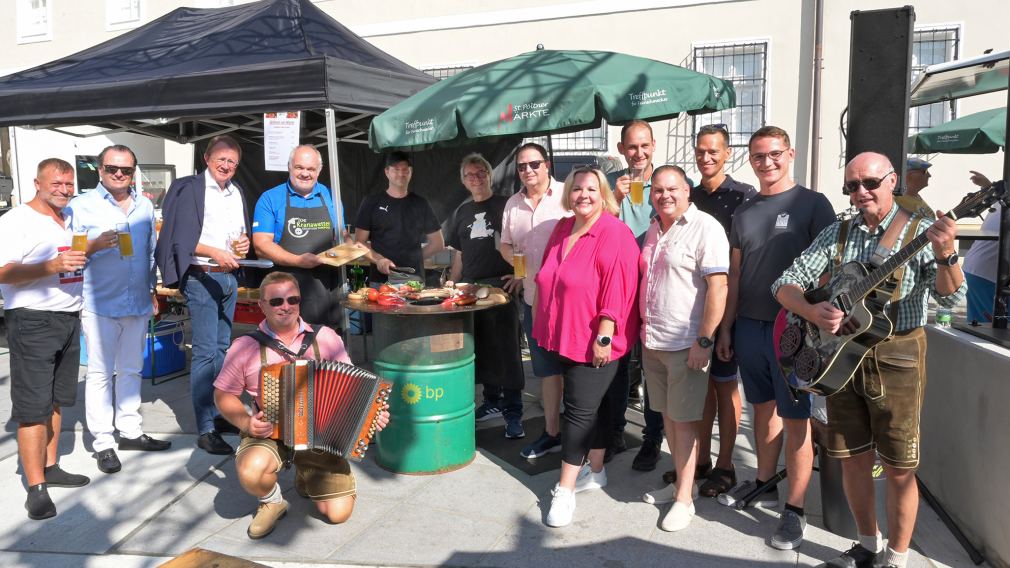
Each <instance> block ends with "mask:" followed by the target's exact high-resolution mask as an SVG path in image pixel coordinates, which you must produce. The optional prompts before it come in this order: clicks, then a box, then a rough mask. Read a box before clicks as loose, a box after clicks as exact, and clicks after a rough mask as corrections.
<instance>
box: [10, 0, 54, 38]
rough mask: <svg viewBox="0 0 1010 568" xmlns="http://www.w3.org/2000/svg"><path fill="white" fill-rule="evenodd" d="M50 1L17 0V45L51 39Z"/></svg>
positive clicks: (51, 12) (51, 16) (51, 13)
mask: <svg viewBox="0 0 1010 568" xmlns="http://www.w3.org/2000/svg"><path fill="white" fill-rule="evenodd" d="M50 2H51V0H18V3H17V21H18V31H17V34H18V43H32V42H36V41H49V40H51V39H53V30H52V25H51V24H52V18H53V9H52V8H53V7H52V4H50Z"/></svg>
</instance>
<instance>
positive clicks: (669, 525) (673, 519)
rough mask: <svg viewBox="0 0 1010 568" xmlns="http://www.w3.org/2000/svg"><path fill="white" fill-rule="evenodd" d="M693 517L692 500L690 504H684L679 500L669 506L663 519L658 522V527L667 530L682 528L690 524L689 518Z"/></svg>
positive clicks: (672, 530)
mask: <svg viewBox="0 0 1010 568" xmlns="http://www.w3.org/2000/svg"><path fill="white" fill-rule="evenodd" d="M693 518H694V502H693V501H692V502H691V503H690V504H686V505H685V504H684V503H682V502H680V501H676V502H674V504H673V507H670V510H669V511H667V512H666V515H664V516H663V520H662V521H660V522H659V528H661V529H663V530H664V531H667V532H674V531H679V530H684V529H686V528H687V526H688V525H690V524H691V519H693Z"/></svg>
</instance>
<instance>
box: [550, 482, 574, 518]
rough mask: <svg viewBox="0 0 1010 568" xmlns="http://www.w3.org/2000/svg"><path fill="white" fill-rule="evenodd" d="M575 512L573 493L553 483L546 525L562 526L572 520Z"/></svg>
mask: <svg viewBox="0 0 1010 568" xmlns="http://www.w3.org/2000/svg"><path fill="white" fill-rule="evenodd" d="M574 514H575V493H573V492H572V491H570V490H568V489H565V488H564V487H561V486H560V485H555V486H554V489H553V490H551V510H550V511H549V512H548V513H547V526H549V527H555V528H557V527H564V526H568V525H569V524H571V522H572V516H573V515H574Z"/></svg>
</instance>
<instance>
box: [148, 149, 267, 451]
mask: <svg viewBox="0 0 1010 568" xmlns="http://www.w3.org/2000/svg"><path fill="white" fill-rule="evenodd" d="M241 158H242V148H241V147H240V146H239V144H238V141H236V140H235V139H234V138H232V137H231V136H228V135H222V136H215V137H214V138H212V139H211V140H210V143H209V144H207V151H206V152H205V153H204V155H203V159H204V161H205V162H206V163H207V169H206V170H205V171H204V172H203V173H202V174H197V175H193V176H187V177H184V178H179V179H177V180H176V181H175V182H174V183H172V187H170V188H169V190H168V192H167V193H166V195H165V202H164V204H163V206H162V216H163V219H164V224H163V225H162V228H161V233H160V235H159V237H158V246H157V248H156V249H155V253H154V254H155V261H156V262H157V264H158V268H159V269H160V270H161V276H162V282H163V284H164V285H165V286H167V287H169V288H178V289H179V290H180V291H181V292H182V294H183V296H184V297H185V298H186V304H187V306H188V308H189V313H190V318H191V324H192V329H193V361H192V365H191V368H190V375H189V377H190V379H189V380H190V393H191V396H192V399H193V411H194V414H195V416H196V426H197V432H198V433H199V434H200V437H199V439H198V440H197V446H198V447H200V448H201V449H202V450H204V451H206V452H208V453H211V454H230V453H231V452H232V451H233V450H232V447H231V446H230V445H229V444H228V443H227V442H225V441H224V439H223V438H221V434H220V433H219V432H218V431H217V429H216V428H215V415H216V414H217V409H216V408H215V406H214V379H215V378H216V377H217V374H218V373H219V372H220V371H221V367H222V365H223V364H224V355H225V351H227V349H228V345H229V344H230V343H231V325H232V319H233V318H234V316H235V300H236V298H237V295H238V294H237V292H238V283H237V281H236V279H235V275H234V271H235V270H237V269H238V267H239V265H238V259H239V258H241V257H244V256H245V255H246V253H247V252H248V251H249V238H248V236H247V235H248V233H249V231H248V223H247V221H246V214H245V199H244V198H243V196H242V190H241V189H240V188H239V187H238V185H236V184H235V183H234V182H232V178H233V177H234V176H235V171H236V170H237V169H238V164H239V161H240V160H241ZM236 254H237V255H239V256H236ZM218 418H219V419H220V417H218Z"/></svg>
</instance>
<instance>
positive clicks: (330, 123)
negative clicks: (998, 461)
mask: <svg viewBox="0 0 1010 568" xmlns="http://www.w3.org/2000/svg"><path fill="white" fill-rule="evenodd" d="M325 114H326V155H327V159H328V160H329V162H330V191H331V192H333V206H334V207H336V208H337V211H338V212H339V213H338V218H339V219H343V222H344V223H346V222H347V218H346V217H345V215H344V213H345V211H344V202H343V201H341V199H340V162H339V160H338V156H337V113H336V112H335V111H334V110H333V109H332V108H328V109H326V111H325ZM333 231H334V232H335V234H336V240H337V243H341V242H343V240H344V238H343V237H344V227H334V228H333ZM340 279H341V281H343V282H347V268H346V267H345V266H341V267H340ZM347 328H348V323H347V310H344V309H341V310H340V329H341V330H342V331H343V332H344V333H345V334H346V333H347ZM345 339H346V336H345Z"/></svg>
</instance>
